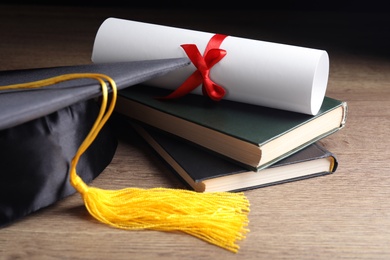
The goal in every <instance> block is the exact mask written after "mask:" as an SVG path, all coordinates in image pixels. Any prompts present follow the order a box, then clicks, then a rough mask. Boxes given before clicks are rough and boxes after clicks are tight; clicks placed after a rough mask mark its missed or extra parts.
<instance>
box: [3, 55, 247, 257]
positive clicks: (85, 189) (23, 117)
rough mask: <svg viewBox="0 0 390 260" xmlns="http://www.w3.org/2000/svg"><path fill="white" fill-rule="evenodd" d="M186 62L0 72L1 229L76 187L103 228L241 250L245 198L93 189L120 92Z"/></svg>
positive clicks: (109, 152)
mask: <svg viewBox="0 0 390 260" xmlns="http://www.w3.org/2000/svg"><path fill="white" fill-rule="evenodd" d="M188 64H189V60H188V59H186V58H181V59H168V60H154V61H136V62H127V63H110V64H94V65H85V66H72V67H60V68H52V69H35V70H24V71H6V72H2V73H0V111H1V114H0V146H1V152H0V167H1V169H2V172H1V173H0V225H6V224H8V223H10V222H12V221H13V220H16V219H18V218H20V217H23V216H25V215H27V214H29V213H31V212H33V211H35V210H38V209H39V208H42V207H45V206H47V205H50V204H52V203H54V202H55V201H57V200H58V199H60V198H63V197H64V196H66V195H69V194H71V193H73V192H74V190H77V191H78V192H79V193H80V195H81V196H82V198H83V200H84V204H85V206H86V208H87V209H88V211H89V213H90V214H91V215H92V216H93V217H94V218H95V219H97V220H99V221H100V222H102V223H105V224H108V225H110V226H113V227H116V228H121V229H127V230H140V229H153V230H159V231H182V232H185V233H187V234H190V235H193V236H196V237H198V238H200V239H203V240H205V241H208V242H210V243H212V244H215V245H218V246H221V247H224V248H226V249H228V250H231V251H233V252H237V250H238V248H239V246H238V245H237V244H236V241H238V240H241V239H243V238H244V237H245V233H246V232H248V230H247V229H246V228H245V227H246V226H247V225H248V213H249V201H248V200H247V198H246V197H245V195H244V194H243V193H230V192H215V193H197V192H195V191H189V190H180V189H169V188H159V187H157V188H152V189H139V188H125V189H119V190H105V189H100V188H97V187H91V186H89V185H88V184H87V182H88V181H91V180H92V179H93V178H94V177H96V176H97V175H98V174H99V173H100V172H101V171H102V170H103V169H104V168H105V167H106V166H107V164H108V163H109V162H110V161H111V159H112V157H113V154H114V152H115V148H116V141H115V140H114V139H113V137H112V135H111V134H110V131H109V129H107V126H106V124H105V123H106V122H107V121H108V119H109V117H110V115H111V114H112V112H113V111H114V108H115V101H116V97H117V90H120V89H122V88H125V87H129V86H131V85H134V84H137V83H141V82H144V81H147V80H149V79H152V78H153V77H157V76H159V75H162V74H165V73H166V72H169V71H171V70H174V69H176V68H180V67H183V66H185V65H188ZM96 82H98V84H97V83H96ZM1 89H2V90H1ZM109 91H111V95H109ZM100 96H101V102H100V106H96V105H97V104H98V103H97V102H95V101H94V100H95V98H96V97H100ZM95 115H97V116H95ZM81 155H83V156H82V157H81Z"/></svg>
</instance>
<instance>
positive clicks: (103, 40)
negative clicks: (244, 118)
mask: <svg viewBox="0 0 390 260" xmlns="http://www.w3.org/2000/svg"><path fill="white" fill-rule="evenodd" d="M213 35H214V33H208V32H200V31H194V30H188V29H181V28H176V27H169V26H163V25H156V24H149V23H142V22H137V21H131V20H124V19H118V18H108V19H106V20H105V21H104V22H103V23H102V25H101V26H100V28H99V30H98V32H97V34H96V38H95V42H94V46H93V52H92V61H93V62H94V63H102V62H117V61H136V60H153V59H166V58H179V57H186V56H187V55H186V53H185V52H184V50H183V48H181V47H180V45H182V44H195V45H196V46H197V47H198V49H199V51H200V52H201V53H202V54H203V52H204V50H205V48H206V45H207V44H208V42H209V40H210V39H211V37H212V36H213ZM220 49H224V50H226V51H227V55H226V56H225V57H224V58H223V59H222V60H221V61H219V62H218V63H217V64H216V65H214V67H212V69H211V70H210V78H211V79H212V80H213V81H214V82H215V83H216V84H218V85H220V86H222V87H223V88H224V89H225V90H226V95H225V96H224V99H228V100H233V101H238V102H244V103H249V104H255V105H261V106H267V107H272V108H278V109H283V110H289V111H294V112H299V113H305V114H310V115H315V114H317V113H318V111H319V109H320V107H321V105H322V101H323V99H324V96H325V92H326V87H327V83H328V75H329V57H328V54H327V52H326V51H324V50H318V49H312V48H306V47H299V46H292V45H287V44H280V43H272V42H266V41H259V40H251V39H246V38H240V37H234V36H228V37H226V38H225V39H224V41H223V42H222V44H221V45H220ZM195 70H196V68H195V66H193V65H192V64H191V65H189V66H186V67H184V68H181V69H178V70H176V71H173V72H170V73H168V74H166V75H164V76H162V77H158V78H156V79H153V80H151V81H148V84H150V85H154V86H158V87H163V88H168V89H176V88H178V87H179V86H180V85H181V84H182V83H183V82H184V81H185V80H186V79H187V78H188V77H189V76H190V75H191V74H192V73H193V72H194V71H195ZM192 93H196V94H201V93H202V92H201V87H198V88H196V89H195V90H194V91H193V92H192Z"/></svg>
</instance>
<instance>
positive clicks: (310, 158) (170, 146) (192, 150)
mask: <svg viewBox="0 0 390 260" xmlns="http://www.w3.org/2000/svg"><path fill="white" fill-rule="evenodd" d="M131 125H132V127H133V128H134V129H135V130H136V132H137V133H138V134H139V135H140V136H141V137H142V138H143V139H144V140H145V141H146V143H148V144H149V145H150V147H151V149H153V151H155V152H156V154H157V155H158V156H159V157H160V158H161V159H162V160H163V161H164V162H165V163H166V164H167V165H168V167H169V168H170V169H172V170H173V172H174V173H176V174H177V175H178V176H179V178H181V179H182V180H183V181H184V182H185V183H186V184H187V185H188V186H189V187H190V188H191V189H193V190H195V191H198V192H213V191H242V190H248V189H254V188H261V187H267V186H271V185H277V184H282V183H287V182H292V181H298V180H303V179H307V178H313V177H317V176H323V175H327V174H331V173H334V172H335V171H336V169H337V166H338V161H337V157H336V156H335V155H334V154H333V153H331V152H330V151H328V150H327V149H325V148H324V147H323V146H321V145H320V144H319V143H314V144H311V145H309V146H308V147H306V148H304V149H302V150H300V151H298V152H296V153H294V154H292V155H290V156H288V157H286V158H285V159H283V160H280V161H279V162H277V163H275V164H273V165H271V166H269V167H267V168H265V169H262V170H261V171H249V170H247V169H246V168H244V167H242V166H240V165H238V164H235V163H232V162H230V161H228V160H225V159H223V158H222V157H219V156H214V155H212V154H211V153H209V152H207V151H206V150H205V149H201V148H199V147H197V146H194V145H191V144H190V143H189V142H185V141H184V140H181V139H180V138H175V137H173V136H172V135H171V134H169V133H166V132H163V131H159V130H158V129H156V128H153V127H150V126H147V125H144V124H139V123H134V121H133V122H131ZM129 127H130V126H129Z"/></svg>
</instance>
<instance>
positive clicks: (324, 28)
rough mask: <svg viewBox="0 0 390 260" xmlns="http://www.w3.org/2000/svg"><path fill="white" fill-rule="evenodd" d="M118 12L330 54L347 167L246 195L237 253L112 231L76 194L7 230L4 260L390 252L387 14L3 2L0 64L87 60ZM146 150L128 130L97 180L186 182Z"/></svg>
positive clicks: (0, 241)
mask: <svg viewBox="0 0 390 260" xmlns="http://www.w3.org/2000/svg"><path fill="white" fill-rule="evenodd" d="M110 16H113V17H119V18H125V19H132V20H139V21H144V22H152V23H158V24H165V25H170V26H176V27H183V28H189V29H194V30H200V31H209V32H218V33H225V34H229V35H235V36H240V37H245V38H252V39H258V40H266V41H274V42H281V43H287V44H295V45H299V46H307V47H311V48H319V49H325V50H327V51H328V53H329V55H330V61H331V64H330V76H329V84H328V90H327V95H328V96H331V97H334V98H337V99H341V100H345V101H347V102H348V105H349V115H348V119H347V124H346V127H345V128H344V129H342V130H341V131H339V132H337V133H336V134H334V135H331V136H329V137H327V138H325V139H323V140H322V141H321V143H322V144H323V145H325V146H326V147H327V148H328V149H329V150H331V151H332V152H334V153H335V154H336V155H337V156H338V159H339V168H338V169H337V171H336V173H335V174H332V175H329V176H326V177H325V176H324V177H318V178H313V179H308V180H304V181H298V182H293V183H288V184H283V185H277V186H272V187H267V188H261V189H255V190H250V191H246V192H245V194H246V195H247V197H248V199H249V200H250V202H251V212H250V214H249V219H250V224H249V229H250V232H249V234H248V235H247V238H246V239H245V240H244V241H242V242H240V243H239V244H240V247H241V249H240V251H239V252H238V253H237V254H234V253H231V252H229V251H227V250H224V249H221V248H219V247H216V246H213V245H210V244H208V243H206V242H203V241H201V240H199V239H196V238H194V237H191V236H188V235H184V234H173V233H165V232H157V231H123V230H118V229H114V228H110V227H107V226H105V225H102V224H99V223H97V222H95V221H93V220H92V219H91V217H90V216H89V215H88V213H87V211H86V210H85V208H84V206H83V202H82V201H81V198H80V196H79V195H78V194H75V195H73V196H70V197H68V198H66V199H64V200H62V201H60V202H58V203H56V204H55V205H53V206H51V207H48V208H46V209H43V210H40V211H39V212H36V213H34V214H31V215H29V216H28V217H25V218H24V219H22V220H21V221H17V222H16V223H14V224H13V225H10V226H8V227H5V228H3V229H1V230H0V259H40V260H41V259H56V258H61V259H170V260H173V259H186V258H191V259H225V260H227V259H237V258H238V257H240V259H347V258H348V259H390V163H389V162H390V153H389V147H390V138H389V129H390V59H389V58H390V55H389V53H390V52H389V51H388V50H387V49H386V48H387V47H388V46H390V45H389V43H390V39H389V37H390V36H389V33H388V30H387V29H388V28H387V26H388V25H389V24H390V23H389V21H390V20H389V17H390V16H389V15H387V14H382V15H381V14H370V13H321V12H313V13H308V12H296V11H295V12H282V11H280V12H274V11H272V12H267V11H244V10H239V11H234V10H220V11H214V12H213V11H210V10H209V11H203V12H201V11H200V10H192V11H189V10H187V11H180V10H162V9H160V10H140V9H131V8H103V7H100V8H98V7H96V8H94V7H61V6H56V7H50V6H12V5H10V6H6V5H1V6H0V39H1V40H0V70H10V69H23V68H38V67H50V66H62V65H77V64H86V63H90V62H91V60H90V56H91V52H92V46H93V41H94V37H95V34H96V32H97V29H98V27H99V26H100V24H101V23H102V22H103V20H104V19H105V18H108V17H110ZM360 18H364V19H360ZM0 112H1V111H0ZM144 148H145V147H144V146H143V144H142V143H141V142H140V141H139V140H137V139H136V138H135V136H134V135H132V134H131V132H130V131H129V135H127V136H126V135H124V136H121V137H120V143H119V147H118V150H117V153H116V155H115V157H114V160H113V162H112V163H111V164H110V165H109V166H108V167H107V168H106V170H105V171H104V172H103V173H102V174H101V175H100V176H99V177H98V178H97V179H96V180H95V181H93V183H92V184H91V185H93V186H97V187H101V188H113V189H116V188H122V187H144V188H151V187H159V186H162V187H175V188H180V187H183V184H182V183H181V182H180V181H179V180H178V179H177V178H176V177H175V176H174V175H173V174H172V173H171V172H170V171H169V170H168V169H166V167H165V166H164V165H163V164H162V163H161V161H159V160H158V158H156V157H155V156H154V155H153V154H151V153H150V152H148V150H147V149H144ZM1 174H4V172H2V173H1Z"/></svg>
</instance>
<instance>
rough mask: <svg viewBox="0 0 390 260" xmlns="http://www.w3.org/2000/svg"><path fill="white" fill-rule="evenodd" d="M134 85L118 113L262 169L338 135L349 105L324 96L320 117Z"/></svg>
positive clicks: (120, 98)
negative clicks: (174, 95) (174, 94)
mask: <svg viewBox="0 0 390 260" xmlns="http://www.w3.org/2000/svg"><path fill="white" fill-rule="evenodd" d="M168 91H169V90H166V89H163V88H157V87H152V86H148V85H135V86H133V87H131V88H127V89H124V90H122V91H120V92H119V96H118V100H117V105H116V108H115V109H116V111H117V112H118V113H120V114H122V115H125V116H128V117H129V118H132V119H135V120H138V121H140V122H143V123H146V124H148V125H151V126H153V127H156V128H159V129H161V130H163V131H166V132H168V133H171V134H173V135H175V136H178V137H181V138H183V139H185V140H187V141H189V142H191V143H194V144H196V145H198V146H200V147H203V148H205V149H207V150H209V151H211V152H213V153H215V154H217V155H219V156H223V157H225V158H227V159H229V160H232V161H233V162H235V163H238V164H240V165H241V166H243V167H245V168H247V169H248V170H252V171H258V170H261V169H263V168H266V167H268V166H270V165H272V164H274V163H275V162H277V161H280V160H282V159H284V158H286V157H287V156H289V155H291V154H293V153H295V152H297V151H299V150H301V149H303V148H305V147H307V146H309V145H310V144H312V143H315V142H316V141H318V140H320V139H322V138H324V137H326V136H328V135H330V134H332V133H334V132H336V131H338V130H339V129H341V128H342V127H343V126H344V125H345V120H346V114H347V103H346V102H344V101H339V100H336V99H333V98H330V97H325V99H324V101H323V103H322V106H321V109H320V111H319V112H318V113H317V114H316V115H307V114H302V113H297V112H291V111H286V110H280V109H275V108H268V107H263V106H258V105H252V104H246V103H241V102H235V101H230V100H221V101H219V102H213V101H210V100H208V99H206V98H205V97H203V96H200V95H196V94H189V95H186V96H184V97H182V98H180V99H176V100H160V99H158V97H162V96H165V95H167V93H168Z"/></svg>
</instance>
